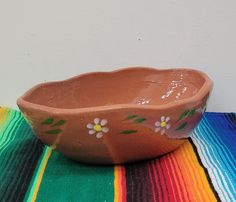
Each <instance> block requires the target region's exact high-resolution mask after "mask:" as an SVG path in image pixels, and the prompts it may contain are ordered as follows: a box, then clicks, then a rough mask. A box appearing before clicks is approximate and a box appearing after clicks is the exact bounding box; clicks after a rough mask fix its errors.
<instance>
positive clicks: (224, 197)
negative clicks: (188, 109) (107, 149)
mask: <svg viewBox="0 0 236 202" xmlns="http://www.w3.org/2000/svg"><path fill="white" fill-rule="evenodd" d="M0 201H1V202H2V201H6V202H11V201H13V202H16V201H42V202H51V201H55V202H60V201H69V202H73V201H76V202H77V201H79V202H100V201H101V202H110V201H115V202H120V201H122V202H123V201H124V202H125V201H127V202H139V201H140V202H142V201H144V202H152V201H162V202H168V201H170V202H172V201H174V202H185V201H194V202H195V201H196V202H213V201H229V202H234V201H236V114H235V113H209V112H208V113H205V114H204V118H203V120H202V121H201V123H200V124H199V125H198V127H197V128H196V129H195V131H194V132H193V133H192V135H191V138H189V141H188V142H187V143H185V144H184V145H182V146H181V147H180V148H179V149H177V150H176V151H174V152H172V153H169V154H167V155H164V156H162V157H160V158H157V159H153V160H148V161H143V162H138V163H134V164H127V165H120V166H91V165H86V164H80V163H77V162H74V161H71V160H69V159H67V158H65V157H64V156H62V155H60V154H59V153H58V152H56V151H54V150H52V148H50V147H47V146H45V145H44V144H43V143H41V142H40V141H39V140H37V139H36V138H35V135H34V133H33V132H32V130H31V128H30V127H29V125H28V124H27V122H26V121H25V119H24V118H23V116H22V114H21V113H20V112H19V111H17V110H13V109H9V108H5V107H1V108H0Z"/></svg>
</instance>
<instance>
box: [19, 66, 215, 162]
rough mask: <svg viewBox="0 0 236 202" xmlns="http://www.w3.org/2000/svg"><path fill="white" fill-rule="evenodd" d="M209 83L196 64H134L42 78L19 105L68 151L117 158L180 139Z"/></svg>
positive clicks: (164, 148) (86, 157) (44, 136)
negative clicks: (54, 79)
mask: <svg viewBox="0 0 236 202" xmlns="http://www.w3.org/2000/svg"><path fill="white" fill-rule="evenodd" d="M211 89H212V81H211V80H210V79H209V78H208V76H207V75H206V74H204V73H203V72H200V71H197V70H193V69H167V70H160V69H155V68H144V67H131V68H124V69H120V70H117V71H112V72H92V73H88V74H82V75H80V76H77V77H73V78H71V79H68V80H64V81H58V82H49V83H43V84H39V85H37V86H35V87H34V88H32V89H30V90H29V91H28V92H26V93H25V94H24V95H23V96H22V97H20V98H19V99H18V101H17V104H18V106H19V108H20V109H21V111H22V112H23V114H24V116H25V117H26V119H27V120H28V122H29V123H30V125H31V126H32V128H33V130H34V131H35V133H36V135H37V137H38V138H39V139H40V140H41V141H42V142H44V143H45V144H47V145H51V146H53V147H54V148H55V149H56V150H58V151H59V152H61V153H62V154H63V155H65V156H67V157H69V158H71V159H74V160H78V161H80V162H87V163H96V164H118V163H126V162H133V161H138V160H144V159H150V158H154V157H157V156H160V155H163V154H166V153H168V152H170V151H173V150H175V149H176V148H178V147H179V146H180V145H181V144H183V143H184V142H185V141H186V140H187V138H188V137H189V135H190V133H191V131H192V130H193V129H194V127H195V126H196V125H197V124H198V122H199V121H200V119H201V117H202V114H203V112H204V111H205V107H206V102H207V99H208V96H209V93H210V91H211Z"/></svg>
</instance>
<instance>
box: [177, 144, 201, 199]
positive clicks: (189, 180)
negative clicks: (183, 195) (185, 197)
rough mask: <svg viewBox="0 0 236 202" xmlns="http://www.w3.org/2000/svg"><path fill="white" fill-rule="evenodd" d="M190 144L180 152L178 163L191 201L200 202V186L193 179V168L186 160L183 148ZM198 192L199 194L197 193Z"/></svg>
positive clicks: (180, 149)
mask: <svg viewBox="0 0 236 202" xmlns="http://www.w3.org/2000/svg"><path fill="white" fill-rule="evenodd" d="M187 144H188V143H185V144H184V145H183V146H182V147H181V148H179V150H178V155H176V157H177V159H178V160H177V162H178V164H179V166H180V170H181V172H182V174H183V180H184V181H185V183H186V190H187V191H188V192H189V196H190V197H191V199H190V200H193V201H200V199H199V193H198V191H197V190H198V186H197V185H196V181H195V180H194V177H193V168H191V167H190V166H189V161H188V160H187V159H186V154H185V153H184V150H183V147H186V146H187ZM196 191H197V193H196Z"/></svg>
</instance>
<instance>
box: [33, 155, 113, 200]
mask: <svg viewBox="0 0 236 202" xmlns="http://www.w3.org/2000/svg"><path fill="white" fill-rule="evenodd" d="M36 201H43V202H44V201H47V202H50V201H57V202H60V201H62V202H64V201H79V202H88V201H89V202H90V201H94V202H95V201H96V202H99V201H101V202H104V201H106V202H112V201H114V166H94V165H91V166H90V165H86V164H80V163H77V162H74V161H71V160H69V159H67V158H65V157H63V156H62V155H60V154H59V153H58V152H56V151H55V152H53V154H52V156H51V158H50V159H49V162H48V164H47V168H46V170H45V173H44V177H43V180H42V183H41V186H40V189H39V192H38V196H37V199H36Z"/></svg>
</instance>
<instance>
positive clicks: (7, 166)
mask: <svg viewBox="0 0 236 202" xmlns="http://www.w3.org/2000/svg"><path fill="white" fill-rule="evenodd" d="M16 114H17V113H16ZM13 117H15V116H13ZM16 120H17V121H14V120H11V124H12V126H13V128H15V127H16V126H18V127H17V128H15V129H13V128H12V127H9V128H10V129H12V130H10V133H7V136H8V135H9V137H10V141H8V144H6V145H4V146H7V147H5V148H4V150H5V151H4V150H2V149H1V152H0V154H1V155H0V162H1V167H0V170H1V175H0V181H1V184H0V189H1V188H2V186H4V185H6V183H4V181H8V180H9V178H10V177H11V173H10V172H9V171H10V170H11V168H12V167H15V166H18V165H19V163H18V162H19V161H20V160H21V159H18V158H15V155H14V152H15V151H17V150H18V149H19V148H20V147H21V145H20V142H21V141H17V140H16V141H14V139H15V134H18V130H19V129H20V128H21V127H19V125H18V123H19V121H20V120H22V119H19V117H17V118H16ZM21 124H22V122H20V125H21ZM9 126H10V124H9ZM22 127H24V125H23V126H22ZM24 130H25V127H24V128H23V131H24ZM23 134H24V133H23ZM3 151H4V153H3ZM2 154H4V155H2Z"/></svg>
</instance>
